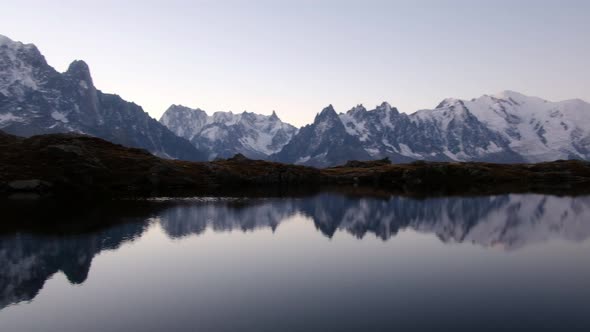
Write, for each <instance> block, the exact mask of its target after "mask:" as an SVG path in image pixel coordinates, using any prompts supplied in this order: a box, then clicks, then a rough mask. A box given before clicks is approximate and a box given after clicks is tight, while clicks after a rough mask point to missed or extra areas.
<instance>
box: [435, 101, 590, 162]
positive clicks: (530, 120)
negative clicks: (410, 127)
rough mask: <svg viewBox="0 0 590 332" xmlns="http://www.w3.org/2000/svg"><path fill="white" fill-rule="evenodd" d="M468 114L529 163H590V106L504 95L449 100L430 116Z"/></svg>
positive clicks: (580, 103) (576, 102)
mask: <svg viewBox="0 0 590 332" xmlns="http://www.w3.org/2000/svg"><path fill="white" fill-rule="evenodd" d="M453 111H454V112H457V111H464V112H469V113H471V114H473V115H474V116H475V117H476V118H477V119H478V120H479V121H480V122H481V123H482V124H483V125H485V126H486V127H487V128H489V129H490V130H492V131H494V132H496V133H499V134H500V135H501V136H502V137H503V138H504V139H505V140H506V141H507V142H508V146H509V147H510V149H512V150H513V151H515V152H516V153H518V154H519V155H521V156H522V157H524V158H525V159H526V160H527V161H529V162H539V161H549V160H556V159H586V160H588V159H590V104H589V103H587V102H584V101H582V100H579V99H573V100H565V101H560V102H550V101H547V100H544V99H541V98H537V97H529V96H525V95H523V94H520V93H517V92H513V91H504V92H501V93H498V94H495V95H484V96H482V97H480V98H477V99H472V100H470V101H466V100H457V99H446V100H444V101H443V102H442V103H441V104H440V105H439V106H438V107H437V108H436V109H435V110H433V111H430V112H453Z"/></svg>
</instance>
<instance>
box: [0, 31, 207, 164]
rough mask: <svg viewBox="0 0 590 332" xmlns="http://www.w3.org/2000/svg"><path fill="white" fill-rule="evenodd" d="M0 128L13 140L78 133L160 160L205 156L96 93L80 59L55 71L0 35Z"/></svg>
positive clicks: (117, 100) (135, 109) (31, 49)
mask: <svg viewBox="0 0 590 332" xmlns="http://www.w3.org/2000/svg"><path fill="white" fill-rule="evenodd" d="M0 130H3V131H5V132H7V133H11V134H15V135H19V136H31V135H37V134H47V133H58V132H79V133H84V134H89V135H92V136H97V137H100V138H103V139H106V140H109V141H112V142H115V143H119V144H123V145H127V146H130V147H137V148H144V149H147V150H149V151H150V152H152V153H154V154H156V155H159V156H161V157H167V158H179V159H188V160H202V159H204V157H205V156H204V155H203V154H202V153H200V152H199V151H198V150H197V149H195V148H194V146H192V145H191V144H190V143H189V142H188V141H186V140H185V139H183V138H179V137H177V136H176V135H174V134H173V133H172V132H171V131H170V130H168V129H167V128H166V127H165V126H163V125H161V124H160V123H159V122H158V121H156V120H155V119H153V118H151V117H150V116H149V115H148V114H147V113H146V112H144V111H143V109H142V108H141V107H140V106H138V105H136V104H134V103H130V102H127V101H125V100H123V99H122V98H121V97H119V96H117V95H112V94H106V93H102V92H101V91H100V90H97V89H96V88H95V87H94V84H93V82H92V77H91V75H90V70H89V68H88V65H87V64H86V63H84V62H83V61H74V62H72V64H71V65H70V66H69V68H68V70H67V71H66V72H65V73H59V72H57V71H56V70H55V69H54V68H53V67H51V66H50V65H48V64H47V62H46V61H45V58H44V57H43V55H42V54H41V53H40V52H39V50H38V49H37V47H35V45H32V44H23V43H20V42H15V41H12V40H11V39H9V38H8V37H4V36H1V35H0Z"/></svg>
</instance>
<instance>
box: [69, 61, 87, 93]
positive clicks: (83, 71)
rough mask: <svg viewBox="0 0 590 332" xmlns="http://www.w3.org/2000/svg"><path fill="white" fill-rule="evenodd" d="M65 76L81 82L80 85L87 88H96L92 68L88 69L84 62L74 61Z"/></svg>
mask: <svg viewBox="0 0 590 332" xmlns="http://www.w3.org/2000/svg"><path fill="white" fill-rule="evenodd" d="M65 74H66V75H67V76H69V77H71V78H73V79H75V80H78V81H80V85H82V86H86V87H87V88H89V87H94V84H93V82H92V76H91V75H90V68H89V67H88V64H86V62H84V61H82V60H75V61H73V62H72V63H71V64H70V66H69V67H68V70H67V71H66V72H65Z"/></svg>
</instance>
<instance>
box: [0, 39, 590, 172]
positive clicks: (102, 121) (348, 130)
mask: <svg viewBox="0 0 590 332" xmlns="http://www.w3.org/2000/svg"><path fill="white" fill-rule="evenodd" d="M0 130H3V131H5V132H7V133H11V134H15V135H19V136H31V135H36V134H44V133H56V132H69V131H73V132H79V133H85V134H89V135H93V136H97V137H100V138H103V139H107V140H110V141H112V142H115V143H119V144H122V145H127V146H131V147H139V148H144V149H146V150H148V151H150V152H152V153H153V154H156V155H158V156H162V157H167V158H175V159H187V160H213V159H216V158H228V157H231V156H233V155H235V154H238V153H240V154H243V155H244V156H246V157H248V158H252V159H265V160H272V161H278V162H284V163H295V164H302V165H308V166H316V167H328V166H335V165H339V164H343V163H345V162H346V161H348V160H370V159H382V158H389V159H390V160H391V161H393V162H396V163H405V162H412V161H415V160H430V161H488V162H501V163H515V162H541V161H552V160H557V159H583V160H590V104H589V103H587V102H585V101H583V100H579V99H573V100H566V101H561V102H550V101H547V100H544V99H542V98H538V97H530V96H525V95H523V94H520V93H517V92H513V91H504V92H500V93H497V94H493V95H483V96H481V97H479V98H476V99H472V100H461V99H453V98H449V99H445V100H443V101H442V102H441V103H440V104H439V105H438V106H436V107H435V108H433V109H425V110H419V111H417V112H415V113H412V114H406V113H401V112H399V111H398V110H397V109H396V108H395V107H392V106H391V105H390V104H388V103H387V102H384V103H382V104H381V105H379V106H376V107H375V108H374V109H371V110H368V109H366V108H365V107H364V106H362V105H357V106H355V107H353V108H351V109H350V110H348V111H347V112H345V113H337V112H336V110H335V109H334V108H333V107H332V106H331V105H330V106H328V107H326V108H324V109H323V110H322V111H321V112H320V113H318V114H317V116H316V117H315V119H314V122H313V123H311V124H309V125H306V126H304V127H302V128H300V129H297V128H295V127H294V126H292V125H290V124H288V123H285V122H283V121H281V120H280V119H279V117H278V116H277V114H276V113H274V112H273V113H272V115H270V116H267V115H260V114H255V113H250V112H243V113H236V114H235V113H232V112H215V113H213V115H208V114H207V113H206V112H205V111H203V110H201V109H198V108H195V109H193V108H188V107H185V106H180V105H172V106H170V107H169V108H168V109H167V110H166V111H165V113H164V114H163V115H162V117H161V119H160V120H159V121H156V120H155V119H153V118H151V117H150V116H149V115H148V114H147V113H146V112H144V111H143V109H142V108H141V107H140V106H138V105H136V104H134V103H131V102H127V101H125V100H124V99H122V98H121V97H119V96H117V95H112V94H106V93H102V92H101V91H100V90H97V89H96V88H95V87H94V84H93V82H92V78H91V75H90V70H89V68H88V66H87V65H86V63H84V62H83V61H74V62H73V63H72V64H71V65H70V67H69V68H68V70H67V71H66V72H64V73H59V72H57V71H56V70H55V69H54V68H52V67H51V66H49V65H48V64H47V62H46V61H45V58H44V57H43V55H41V53H40V52H39V50H38V49H37V48H36V47H35V46H34V45H32V44H22V43H20V42H15V41H12V40H10V39H9V38H7V37H4V36H0Z"/></svg>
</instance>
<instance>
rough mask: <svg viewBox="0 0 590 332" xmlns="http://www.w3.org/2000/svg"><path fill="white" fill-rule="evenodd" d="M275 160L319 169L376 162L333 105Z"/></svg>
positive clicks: (306, 127)
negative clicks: (358, 161) (347, 128)
mask: <svg viewBox="0 0 590 332" xmlns="http://www.w3.org/2000/svg"><path fill="white" fill-rule="evenodd" d="M271 159H273V160H277V161H280V162H285V163H295V164H303V165H310V166H316V167H326V166H331V165H338V164H342V163H344V162H346V161H348V160H351V159H355V160H369V159H372V158H371V156H370V155H369V154H368V153H367V151H366V150H365V149H363V146H362V144H361V142H360V141H359V139H358V137H356V136H353V135H350V134H349V133H348V132H347V131H346V129H345V128H344V124H343V123H342V121H341V120H340V118H339V117H338V114H336V111H334V108H333V107H332V105H330V106H328V107H326V108H324V109H323V110H322V112H321V113H319V114H318V115H317V116H316V117H315V120H314V122H313V124H310V125H307V126H305V127H303V128H301V129H300V130H299V132H298V133H297V135H295V136H294V137H293V139H292V140H291V141H290V142H289V143H288V144H287V145H285V147H283V149H282V150H281V151H280V152H279V153H276V154H274V155H272V156H271Z"/></svg>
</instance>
